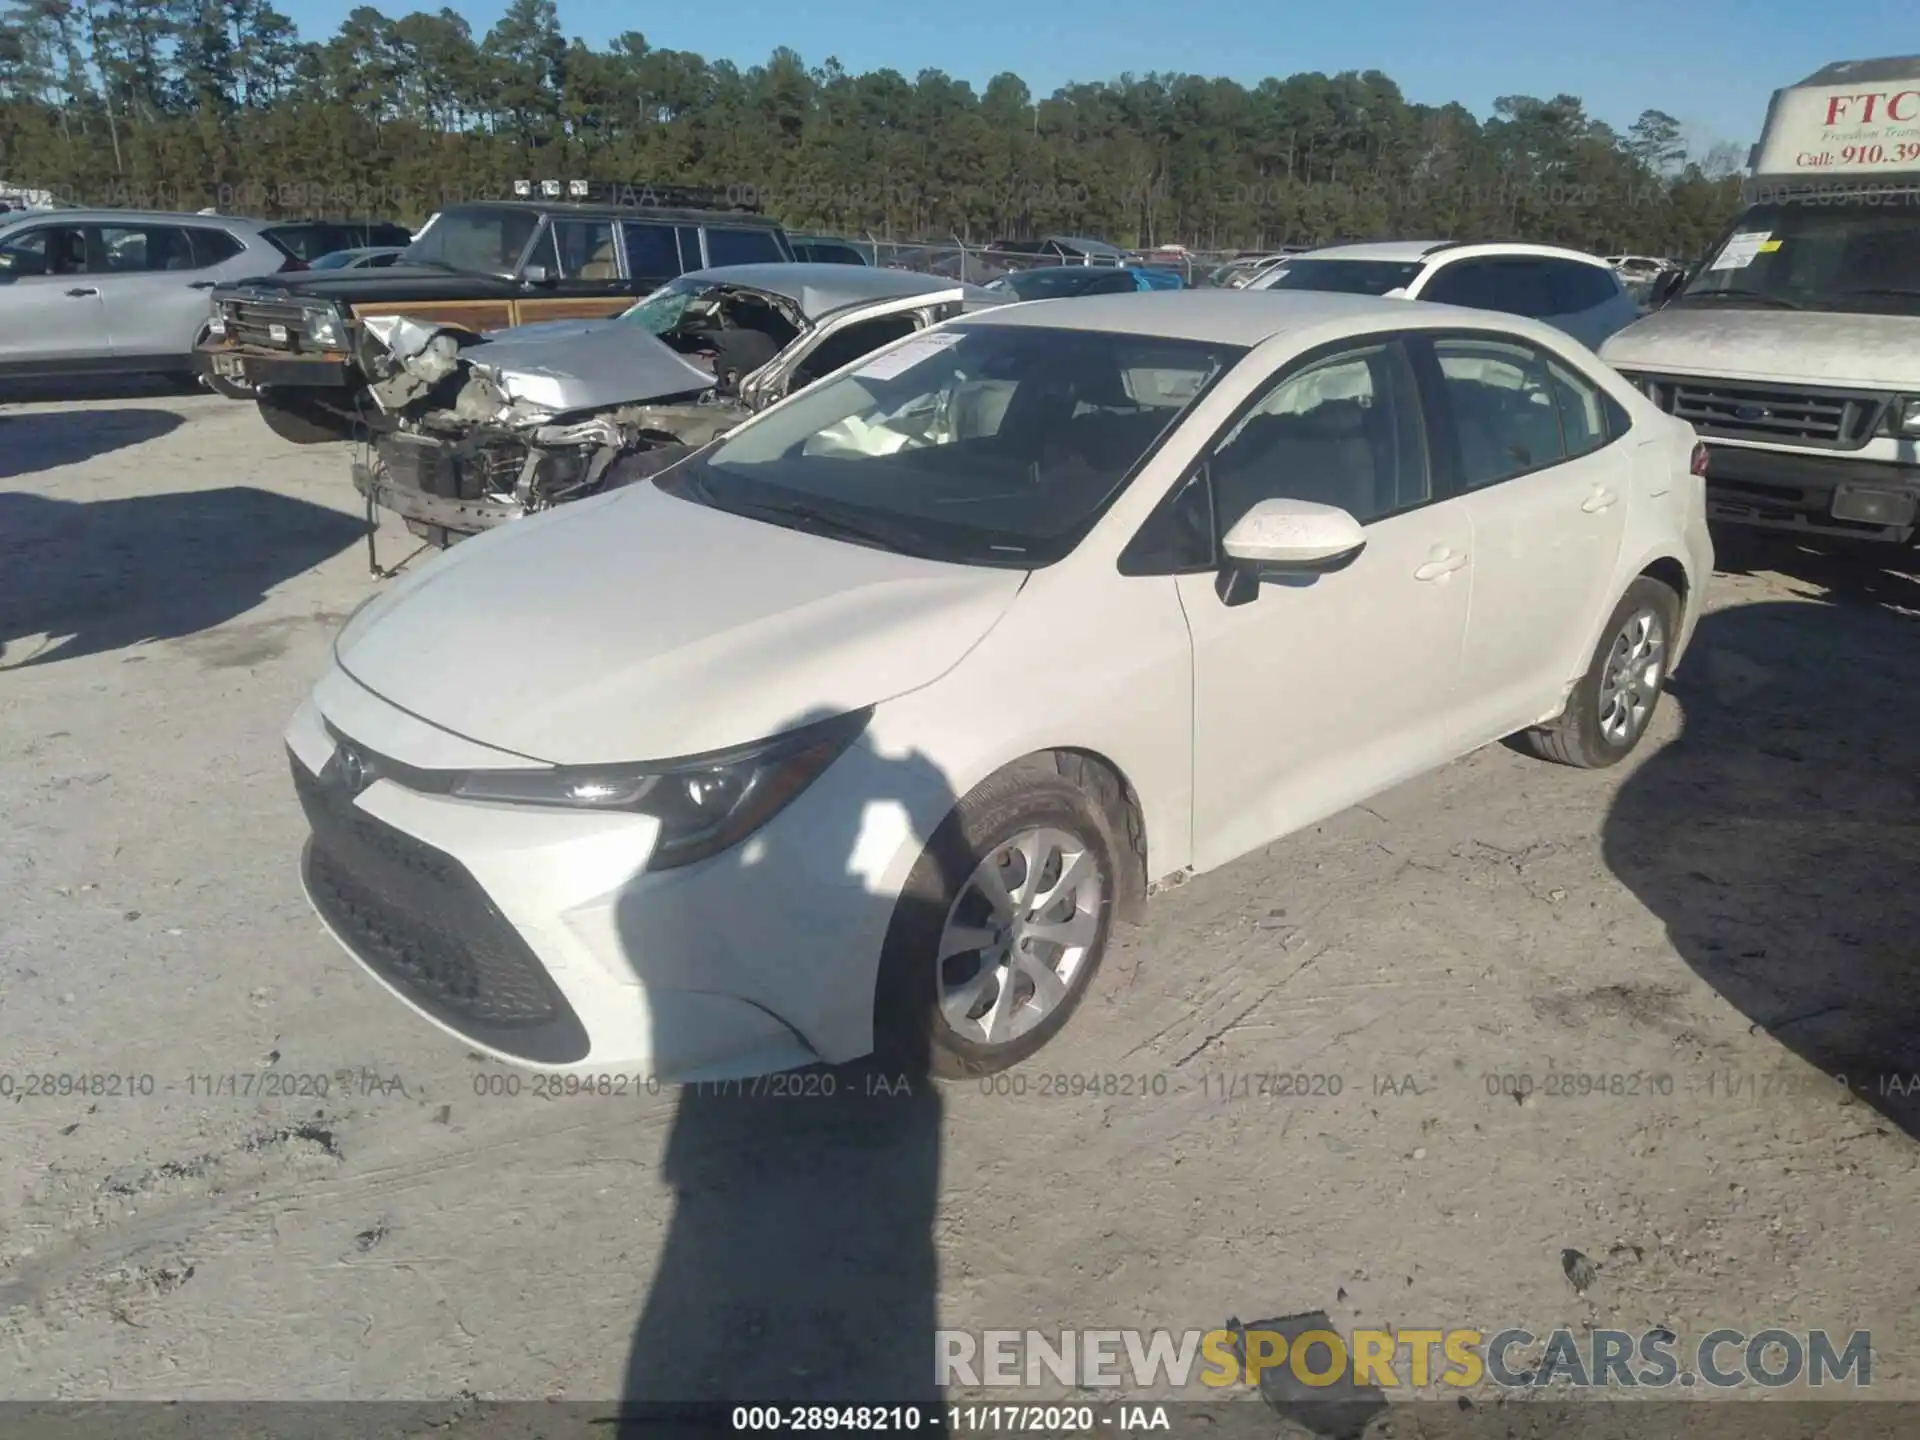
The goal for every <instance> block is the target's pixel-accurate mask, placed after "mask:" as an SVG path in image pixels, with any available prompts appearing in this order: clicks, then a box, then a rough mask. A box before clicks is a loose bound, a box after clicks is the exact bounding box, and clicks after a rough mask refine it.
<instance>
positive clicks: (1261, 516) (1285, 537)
mask: <svg viewBox="0 0 1920 1440" xmlns="http://www.w3.org/2000/svg"><path fill="white" fill-rule="evenodd" d="M1366 546H1367V534H1366V531H1364V530H1362V529H1361V528H1360V522H1359V521H1358V520H1356V519H1354V518H1353V516H1351V515H1349V514H1348V513H1347V512H1346V511H1345V510H1342V509H1341V508H1340V507H1339V506H1337V505H1319V504H1316V503H1314V502H1313V501H1311V500H1282V499H1274V500H1261V501H1258V502H1256V503H1255V505H1254V506H1253V508H1252V509H1250V510H1248V511H1247V513H1246V514H1244V515H1242V516H1241V517H1240V518H1239V519H1238V520H1237V521H1235V522H1234V526H1233V528H1232V529H1231V530H1229V531H1228V532H1227V535H1226V538H1225V539H1224V540H1223V541H1222V542H1221V545H1220V548H1221V550H1222V551H1223V552H1224V553H1225V555H1226V558H1227V572H1226V574H1225V575H1224V576H1223V580H1222V592H1221V597H1220V598H1221V599H1223V600H1225V601H1226V602H1227V603H1228V604H1229V605H1238V604H1244V603H1245V602H1246V601H1247V600H1250V599H1252V598H1253V595H1254V593H1255V592H1256V589H1257V586H1258V585H1259V584H1260V582H1262V581H1268V580H1273V581H1280V582H1282V583H1286V582H1294V583H1298V582H1300V581H1302V580H1310V579H1312V578H1313V577H1314V576H1317V575H1329V574H1332V573H1333V572H1334V571H1336V570H1344V569H1346V568H1347V566H1349V565H1351V564H1352V563H1353V562H1354V561H1355V560H1357V559H1358V558H1359V557H1360V552H1361V551H1362V550H1364V549H1366ZM1249 582H1251V583H1249Z"/></svg>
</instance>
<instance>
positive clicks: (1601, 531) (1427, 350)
mask: <svg viewBox="0 0 1920 1440" xmlns="http://www.w3.org/2000/svg"><path fill="white" fill-rule="evenodd" d="M1412 343H1413V346H1414V350H1415V353H1416V355H1417V356H1418V358H1419V361H1420V364H1421V366H1422V373H1423V375H1425V376H1426V377H1427V386H1426V388H1427V391H1428V395H1429V401H1430V410H1431V411H1432V412H1434V413H1433V416H1432V421H1433V425H1432V428H1433V429H1434V430H1435V431H1436V433H1437V434H1438V435H1439V437H1440V441H1439V445H1438V447H1437V448H1438V449H1440V451H1441V452H1442V454H1443V455H1444V457H1445V459H1446V463H1447V465H1448V468H1449V469H1451V470H1452V472H1453V475H1454V477H1455V483H1456V484H1457V486H1458V487H1459V488H1460V489H1461V490H1462V491H1464V497H1463V498H1464V501H1465V505H1466V508H1467V513H1468V515H1469V517H1470V518H1471V520H1472V523H1473V538H1474V564H1473V603H1472V616H1471V620H1470V623H1469V624H1468V627H1467V639H1466V648H1465V652H1464V655H1463V658H1462V662H1461V667H1460V675H1461V686H1462V694H1463V697H1464V701H1465V704H1466V706H1467V710H1468V717H1469V720H1470V723H1471V725H1472V728H1473V729H1475V730H1476V731H1477V732H1479V733H1481V734H1486V735H1495V734H1502V733H1510V732H1512V731H1514V730H1517V729H1520V728H1522V727H1524V726H1526V725H1530V724H1533V723H1534V722H1536V721H1538V720H1540V719H1542V718H1544V717H1545V716H1546V715H1548V714H1550V713H1551V712H1552V711H1553V710H1554V709H1556V708H1557V707H1558V705H1559V703H1560V700H1561V699H1562V698H1563V697H1564V692H1565V687H1566V684H1567V682H1568V681H1569V680H1570V679H1571V678H1572V677H1573V676H1575V675H1576V674H1578V673H1579V671H1580V670H1581V668H1582V667H1583V666H1584V664H1585V662H1586V655H1585V653H1584V651H1585V647H1586V645H1587V643H1588V636H1590V635H1591V634H1592V632H1593V629H1594V627H1595V626H1596V625H1597V624H1598V623H1599V620H1600V618H1601V615H1600V612H1601V611H1602V610H1603V609H1604V608H1605V607H1607V606H1609V605H1611V604H1612V603H1613V597H1612V596H1611V595H1609V594H1608V593H1607V591H1608V587H1609V585H1610V584H1611V583H1612V579H1613V570H1614V564H1615V561H1616V560H1617V559H1618V557H1619V553H1620V544H1621V539H1622V537H1623V535H1624V534H1625V527H1626V512H1627V506H1626V503H1625V502H1626V498H1627V495H1628V492H1629V489H1630V486H1631V483H1632V476H1631V473H1630V471H1629V470H1628V469H1626V468H1623V467H1627V466H1630V463H1631V462H1630V458H1629V457H1626V447H1625V446H1622V445H1616V444H1614V443H1613V441H1614V439H1615V438H1617V437H1616V436H1615V434H1614V431H1615V428H1616V427H1615V426H1614V425H1613V424H1612V423H1611V422H1610V416H1609V405H1608V402H1607V400H1606V397H1605V395H1604V393H1603V392H1602V391H1601V390H1600V387H1599V386H1597V385H1595V384H1594V383H1593V382H1592V381H1591V380H1589V379H1588V378H1587V377H1585V376H1584V375H1582V374H1581V373H1580V371H1579V369H1578V368H1577V367H1576V366H1575V365H1573V364H1572V363H1571V362H1570V361H1567V360H1564V359H1562V358H1561V357H1559V356H1557V355H1552V354H1549V353H1547V352H1546V351H1544V350H1542V349H1540V348H1538V347H1536V346H1533V345H1531V344H1528V343H1526V342H1524V341H1521V340H1519V339H1517V338H1516V337H1513V336H1507V335H1499V334H1493V333H1486V332H1479V333H1471V332H1459V333H1432V334H1427V335H1420V336H1417V337H1416V338H1415V339H1414V340H1413V342H1412ZM1614 408H1617V407H1614Z"/></svg>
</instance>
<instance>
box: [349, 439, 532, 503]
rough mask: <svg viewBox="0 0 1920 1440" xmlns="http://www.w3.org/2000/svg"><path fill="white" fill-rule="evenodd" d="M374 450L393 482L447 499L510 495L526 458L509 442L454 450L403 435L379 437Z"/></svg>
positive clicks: (523, 449)
mask: <svg viewBox="0 0 1920 1440" xmlns="http://www.w3.org/2000/svg"><path fill="white" fill-rule="evenodd" d="M375 449H376V450H377V452H378V453H379V456H380V460H381V463H382V464H384V465H385V466H386V470H387V477H388V478H389V479H390V480H391V481H392V482H393V483H394V484H396V485H399V486H401V487H403V488H405V489H408V490H417V491H419V492H420V493H421V494H423V495H437V496H440V497H441V498H443V499H447V500H485V499H488V498H489V497H491V496H494V495H511V494H512V493H513V487H514V485H515V484H516V483H517V482H518V481H519V479H520V471H521V469H522V468H523V467H524V466H525V464H526V458H527V447H526V446H525V445H523V444H519V443H517V442H513V441H507V440H500V441H490V442H488V443H487V444H485V445H480V446H474V447H471V448H467V449H465V450H457V449H455V447H453V446H452V445H449V444H447V443H446V442H445V441H442V440H435V439H433V438H431V437H429V436H424V435H411V434H407V433H405V432H404V431H396V432H393V433H390V434H387V435H382V436H381V437H380V438H379V439H378V441H377V442H376V444H375Z"/></svg>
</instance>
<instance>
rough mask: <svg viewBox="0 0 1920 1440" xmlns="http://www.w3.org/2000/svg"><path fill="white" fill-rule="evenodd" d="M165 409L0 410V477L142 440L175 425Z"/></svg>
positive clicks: (177, 421) (177, 424)
mask: <svg viewBox="0 0 1920 1440" xmlns="http://www.w3.org/2000/svg"><path fill="white" fill-rule="evenodd" d="M181 423H182V422H181V419H180V417H179V416H178V415H175V414H174V413H173V412H172V411H170V410H117V409H115V410H60V411H48V412H36V413H34V414H31V415H8V414H0V480H17V479H19V478H20V477H21V476H24V475H38V474H40V473H41V472H43V471H47V470H57V469H59V468H60V467H61V466H62V465H78V464H79V463H80V462H81V461H83V460H92V459H94V458H96V457H98V456H101V455H111V454H112V453H113V452H114V451H116V450H126V449H130V448H131V447H133V446H135V445H144V444H146V443H147V441H149V440H158V439H159V438H160V437H161V436H162V435H168V434H171V433H172V432H173V431H175V430H177V429H179V428H180V425H181Z"/></svg>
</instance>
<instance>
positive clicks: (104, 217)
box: [0, 210, 267, 235]
mask: <svg viewBox="0 0 1920 1440" xmlns="http://www.w3.org/2000/svg"><path fill="white" fill-rule="evenodd" d="M47 219H56V220H58V221H59V222H60V223H61V224H63V225H142V224H146V225H155V224H163V223H164V224H168V225H188V224H192V225H226V226H231V227H232V228H233V229H235V230H240V231H244V232H245V233H247V234H250V235H258V234H260V233H261V232H262V231H264V230H265V229H266V228H267V227H266V224H265V222H263V221H260V220H250V219H248V218H246V217H244V216H240V215H196V214H194V213H193V212H191V211H186V210H22V211H19V212H17V213H7V214H3V215H0V229H5V228H6V227H8V226H11V225H16V224H19V223H20V222H21V221H23V220H47Z"/></svg>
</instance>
